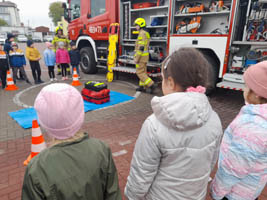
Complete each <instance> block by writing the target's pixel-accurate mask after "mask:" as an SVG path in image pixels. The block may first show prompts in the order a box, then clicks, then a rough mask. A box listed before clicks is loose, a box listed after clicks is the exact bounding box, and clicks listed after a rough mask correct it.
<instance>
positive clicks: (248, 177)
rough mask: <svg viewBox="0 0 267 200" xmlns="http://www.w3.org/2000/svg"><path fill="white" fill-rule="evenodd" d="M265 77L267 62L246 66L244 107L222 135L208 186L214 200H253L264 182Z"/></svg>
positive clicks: (266, 169) (266, 174) (266, 146)
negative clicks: (217, 159)
mask: <svg viewBox="0 0 267 200" xmlns="http://www.w3.org/2000/svg"><path fill="white" fill-rule="evenodd" d="M266 77H267V61H264V62H260V63H258V64H256V65H254V66H251V67H249V68H248V69H247V70H246V72H245V74H244V80H245V84H246V87H245V90H244V99H245V101H246V105H245V106H243V107H242V108H241V111H240V113H239V114H238V115H237V117H236V118H235V119H234V121H233V122H232V123H231V124H230V125H229V126H228V128H227V129H226V131H225V133H224V136H223V140H222V144H221V149H220V156H219V163H218V171H217V173H216V176H215V179H214V180H213V182H212V185H211V189H212V197H213V198H214V199H216V200H217V199H229V200H234V199H235V200H236V199H242V200H254V199H256V198H257V197H258V196H259V195H260V193H261V191H262V190H263V189H264V187H265V185H266V183H267V78H266ZM224 197H225V198H224Z"/></svg>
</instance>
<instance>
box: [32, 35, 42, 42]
mask: <svg viewBox="0 0 267 200" xmlns="http://www.w3.org/2000/svg"><path fill="white" fill-rule="evenodd" d="M32 40H33V41H34V42H43V41H42V38H40V37H39V36H33V37H32Z"/></svg>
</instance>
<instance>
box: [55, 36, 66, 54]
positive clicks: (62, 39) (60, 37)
mask: <svg viewBox="0 0 267 200" xmlns="http://www.w3.org/2000/svg"><path fill="white" fill-rule="evenodd" d="M59 42H64V44H65V48H66V50H68V51H69V50H70V45H69V43H70V41H69V39H68V38H67V37H66V36H64V35H60V36H57V35H56V36H55V37H54V39H53V41H52V44H53V46H54V52H56V51H57V50H58V48H59V46H58V43H59Z"/></svg>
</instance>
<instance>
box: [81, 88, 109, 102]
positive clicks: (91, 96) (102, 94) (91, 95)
mask: <svg viewBox="0 0 267 200" xmlns="http://www.w3.org/2000/svg"><path fill="white" fill-rule="evenodd" d="M109 92H110V90H109V89H103V90H100V91H98V92H96V91H93V90H89V89H87V88H83V90H82V97H83V99H84V100H85V101H88V102H91V103H95V104H102V103H106V102H108V101H109V100H110V96H109Z"/></svg>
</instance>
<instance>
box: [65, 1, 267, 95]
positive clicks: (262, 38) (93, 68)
mask: <svg viewBox="0 0 267 200" xmlns="http://www.w3.org/2000/svg"><path fill="white" fill-rule="evenodd" d="M63 6H64V9H65V19H66V20H67V21H68V22H69V25H68V32H69V38H70V40H73V41H76V46H77V47H78V49H79V50H80V53H81V60H82V62H81V68H82V70H83V72H85V73H96V72H97V69H98V67H103V66H106V61H107V55H108V52H107V49H108V37H109V34H108V32H109V27H110V24H111V23H119V24H120V35H119V47H118V55H119V57H118V59H117V60H118V64H117V66H116V67H114V68H113V71H120V72H127V73H135V72H136V71H135V68H134V62H133V59H132V57H133V56H132V52H133V51H134V46H135V40H136V37H137V35H136V34H133V31H134V30H135V27H134V24H133V23H134V20H135V19H136V18H137V17H142V18H144V19H145V20H146V23H147V26H146V28H147V29H148V31H149V32H150V35H151V41H150V47H151V48H150V54H151V56H150V58H153V55H154V56H155V55H157V54H158V55H161V56H162V55H163V56H164V57H166V56H167V55H168V54H170V53H172V52H174V51H175V50H177V49H178V48H180V47H183V46H192V47H195V48H197V49H199V50H200V51H201V52H202V53H203V54H204V55H205V57H206V58H207V59H208V60H209V61H210V63H211V64H212V67H213V68H212V69H211V73H210V74H212V76H210V77H211V78H210V80H209V81H210V83H211V86H212V87H215V86H216V85H217V86H218V87H222V88H228V89H234V90H243V88H244V80H243V73H244V71H245V70H246V69H247V68H248V67H249V66H250V65H251V64H254V63H256V62H258V61H261V60H264V58H266V55H267V42H266V41H267V29H266V26H265V25H266V24H267V9H265V8H267V2H266V1H263V0H248V1H242V0H224V1H222V0H219V1H215V0H214V1H213V0H212V1H210V0H200V1H199V2H198V3H196V2H195V1H194V0H190V1H183V0H154V1H151V3H148V1H147V0H131V1H130V0H97V1H96V0H80V1H74V0H68V6H67V4H63ZM81 8H82V9H81ZM158 47H161V49H160V54H159V53H157V54H153V52H151V51H153V50H159V48H158ZM162 60H163V59H158V60H157V59H155V58H154V59H150V60H149V62H148V64H147V66H148V73H149V74H150V76H152V77H153V76H154V77H156V76H160V70H161V68H160V67H161V62H162ZM212 87H211V88H212Z"/></svg>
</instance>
